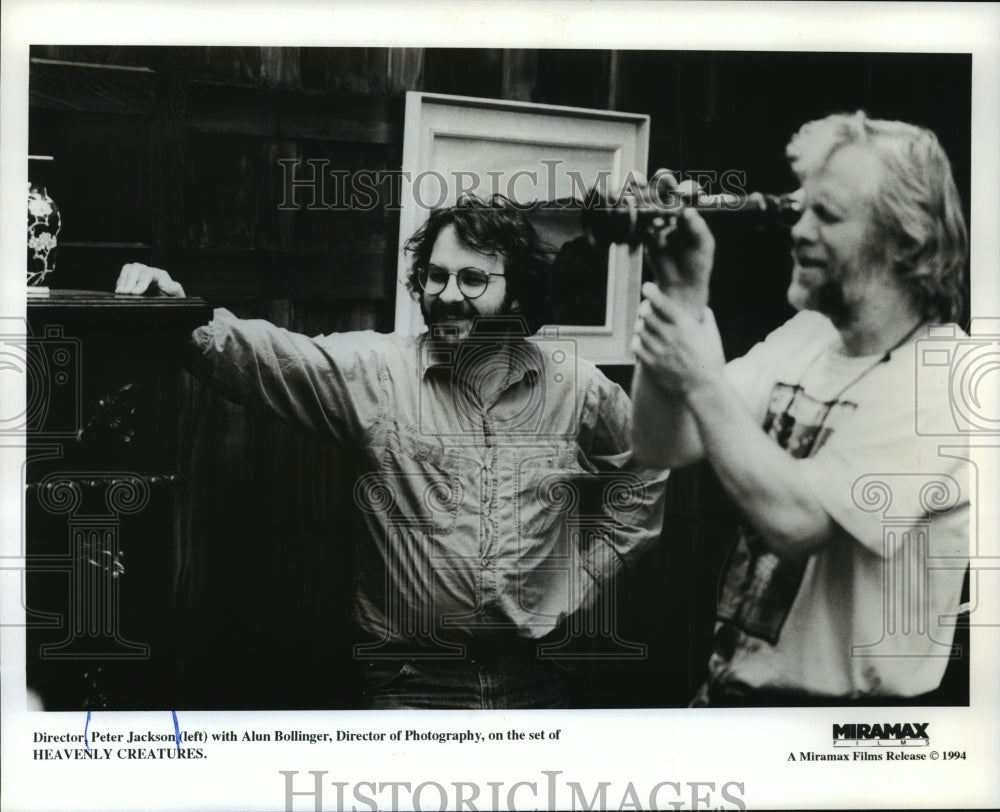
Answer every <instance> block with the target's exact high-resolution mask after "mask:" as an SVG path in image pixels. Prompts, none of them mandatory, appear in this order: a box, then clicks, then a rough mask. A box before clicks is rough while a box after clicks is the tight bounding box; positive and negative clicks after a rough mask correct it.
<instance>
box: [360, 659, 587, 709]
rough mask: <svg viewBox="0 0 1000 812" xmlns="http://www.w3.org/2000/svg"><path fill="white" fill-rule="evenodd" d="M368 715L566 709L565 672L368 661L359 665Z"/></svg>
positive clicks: (470, 663)
mask: <svg viewBox="0 0 1000 812" xmlns="http://www.w3.org/2000/svg"><path fill="white" fill-rule="evenodd" d="M363 665H364V703H365V707H366V708H368V709H369V710H401V709H423V710H431V709H448V708H461V709H497V708H565V707H566V706H567V688H566V680H565V672H564V670H563V669H562V668H560V666H559V665H558V664H556V663H554V662H552V661H548V660H534V661H525V660H519V659H518V658H514V659H513V660H508V661H505V660H503V659H502V658H488V659H483V658H475V657H473V658H467V659H462V660H454V659H453V660H427V659H402V660H371V661H367V662H365V663H364V664H363Z"/></svg>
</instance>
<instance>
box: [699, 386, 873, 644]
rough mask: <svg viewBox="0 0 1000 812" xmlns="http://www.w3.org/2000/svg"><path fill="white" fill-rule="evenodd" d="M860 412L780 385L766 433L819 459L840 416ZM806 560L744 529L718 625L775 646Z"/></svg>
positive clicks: (721, 601) (724, 590)
mask: <svg viewBox="0 0 1000 812" xmlns="http://www.w3.org/2000/svg"><path fill="white" fill-rule="evenodd" d="M856 408H857V404H855V403H852V402H850V401H837V400H834V401H820V400H816V399H815V398H813V397H811V396H810V395H808V394H807V393H806V392H805V390H804V389H802V387H801V386H798V385H790V384H785V383H776V384H775V385H774V389H773V390H772V392H771V400H770V402H769V404H768V409H767V415H766V417H765V418H764V424H763V429H764V431H765V432H766V433H767V435H768V436H769V437H771V438H772V439H773V440H774V441H775V442H776V443H777V444H778V445H779V446H781V447H782V448H783V449H785V451H787V452H788V453H789V454H790V455H791V456H793V457H795V458H797V459H802V458H804V457H810V456H813V455H815V454H816V452H817V451H819V449H820V448H822V447H823V445H824V443H826V441H827V440H828V439H829V438H830V434H831V433H832V432H833V426H835V425H836V424H837V422H838V420H839V419H840V417H842V415H843V414H844V413H847V412H852V411H854V410H855V409H856ZM808 561H809V559H808V557H806V558H800V559H797V560H790V559H784V558H779V557H778V556H776V555H775V554H774V553H772V552H769V551H768V549H767V548H766V547H765V545H764V542H763V540H762V539H761V537H760V534H759V533H758V532H757V531H756V530H754V529H753V528H750V527H746V526H741V527H740V531H739V539H738V541H737V543H736V547H735V549H734V550H733V552H732V554H731V556H730V562H729V565H728V568H727V570H726V577H725V579H724V582H723V587H722V595H721V597H720V599H719V620H721V621H724V622H726V623H728V624H730V625H731V626H735V627H736V628H737V629H740V630H741V631H743V632H745V633H746V634H749V635H752V636H753V637H759V638H761V639H763V640H766V641H767V642H768V643H770V644H771V645H774V644H775V643H777V642H778V635H779V634H780V633H781V627H782V626H783V625H784V622H785V618H786V617H788V612H789V610H790V609H791V607H792V603H793V602H794V600H795V596H796V595H797V594H798V591H799V587H800V586H801V585H802V576H803V574H804V573H805V569H806V564H807V563H808Z"/></svg>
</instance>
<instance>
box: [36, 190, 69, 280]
mask: <svg viewBox="0 0 1000 812" xmlns="http://www.w3.org/2000/svg"><path fill="white" fill-rule="evenodd" d="M61 227H62V218H61V216H60V214H59V207H58V206H57V205H56V203H55V201H54V200H53V199H52V198H51V197H49V195H48V193H47V192H46V191H45V187H44V186H35V185H33V184H31V183H30V182H29V183H28V284H29V285H41V284H42V283H43V282H44V281H45V277H47V276H48V275H49V274H50V273H52V271H54V270H55V268H56V251H57V249H58V244H59V240H58V237H59V229H60V228H61Z"/></svg>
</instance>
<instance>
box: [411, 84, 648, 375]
mask: <svg viewBox="0 0 1000 812" xmlns="http://www.w3.org/2000/svg"><path fill="white" fill-rule="evenodd" d="M648 152H649V116H646V115H638V114H631V113H619V112H615V111H608V110H587V109H580V108H572V107H554V106H551V105H542V104H529V103H523V102H509V101H502V100H497V99H478V98H471V97H464V96H446V95H440V94H434V93H419V92H410V93H407V94H406V123H405V129H404V136H403V167H402V168H403V173H402V195H401V201H402V210H401V212H400V246H399V249H400V250H399V268H398V270H399V272H398V274H397V279H398V290H397V297H396V330H397V332H400V333H403V334H407V335H414V334H417V333H419V332H420V331H421V330H423V329H424V326H423V319H422V318H421V316H420V309H419V307H418V305H417V303H416V302H415V301H414V300H413V298H412V297H411V295H410V292H409V291H408V290H407V288H406V285H405V283H404V279H405V277H406V272H407V270H408V268H409V260H410V258H409V257H408V256H407V255H405V254H404V253H403V246H404V245H405V243H406V240H407V239H408V238H409V237H410V236H411V235H412V234H413V233H414V232H415V231H416V230H417V229H418V228H419V227H420V226H421V225H422V224H423V223H424V221H425V220H426V219H427V217H428V215H429V213H430V212H431V211H432V210H433V209H436V208H440V207H444V206H451V205H453V204H454V203H455V201H456V200H458V198H459V197H460V196H461V195H463V194H468V193H471V194H475V195H477V196H479V197H481V198H483V199H488V198H489V197H491V196H492V195H493V194H496V193H499V194H502V195H504V196H506V197H508V198H509V199H510V200H512V201H513V202H514V203H516V204H518V205H521V206H524V207H526V211H527V213H528V216H529V218H530V219H531V221H532V223H533V224H534V225H535V227H536V228H537V230H538V232H539V235H540V236H541V238H542V240H543V242H545V244H546V246H547V248H548V250H549V251H550V253H551V257H552V285H551V287H552V294H551V301H550V306H549V312H550V314H551V319H552V324H551V325H548V326H546V327H544V328H543V331H544V332H545V334H546V335H548V336H552V335H558V337H559V338H564V339H571V340H573V341H575V342H576V346H577V352H578V353H579V356H580V357H582V358H586V359H587V360H589V361H592V362H594V363H597V364H608V365H611V364H631V363H633V360H634V359H633V356H632V353H631V350H630V346H631V341H632V332H633V327H634V325H635V319H636V311H637V308H638V305H639V287H640V284H641V274H642V253H641V251H630V250H629V249H628V247H627V246H619V245H612V246H611V247H610V248H603V247H595V246H593V245H592V244H590V243H589V242H588V241H587V239H586V236H585V233H584V230H583V228H582V226H581V225H580V204H581V203H582V201H583V199H584V198H585V197H586V194H587V192H588V191H589V190H590V189H591V188H593V187H595V186H597V187H598V188H601V189H604V190H614V189H618V188H620V187H621V186H622V185H624V184H625V183H626V181H627V180H628V179H629V178H630V177H631V178H645V176H646V172H647V167H646V162H647V155H648ZM533 204H535V205H533Z"/></svg>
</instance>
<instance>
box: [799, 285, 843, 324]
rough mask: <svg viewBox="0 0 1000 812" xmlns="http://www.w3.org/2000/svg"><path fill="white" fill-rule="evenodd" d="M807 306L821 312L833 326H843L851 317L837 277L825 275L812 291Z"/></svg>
mask: <svg viewBox="0 0 1000 812" xmlns="http://www.w3.org/2000/svg"><path fill="white" fill-rule="evenodd" d="M808 307H809V309H810V310H815V311H817V312H819V313H822V314H823V315H824V316H826V317H827V318H828V319H830V321H831V322H832V323H833V326H834V327H843V326H845V325H846V324H848V323H849V322H850V321H851V319H852V317H853V314H852V311H851V307H850V306H849V305H848V304H847V298H846V297H845V296H844V286H843V285H842V284H841V283H840V281H839V280H837V279H831V278H830V277H827V278H826V279H824V280H823V283H822V284H821V285H820V286H819V287H817V288H815V289H814V290H813V291H812V295H811V296H810V297H809V303H808Z"/></svg>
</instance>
